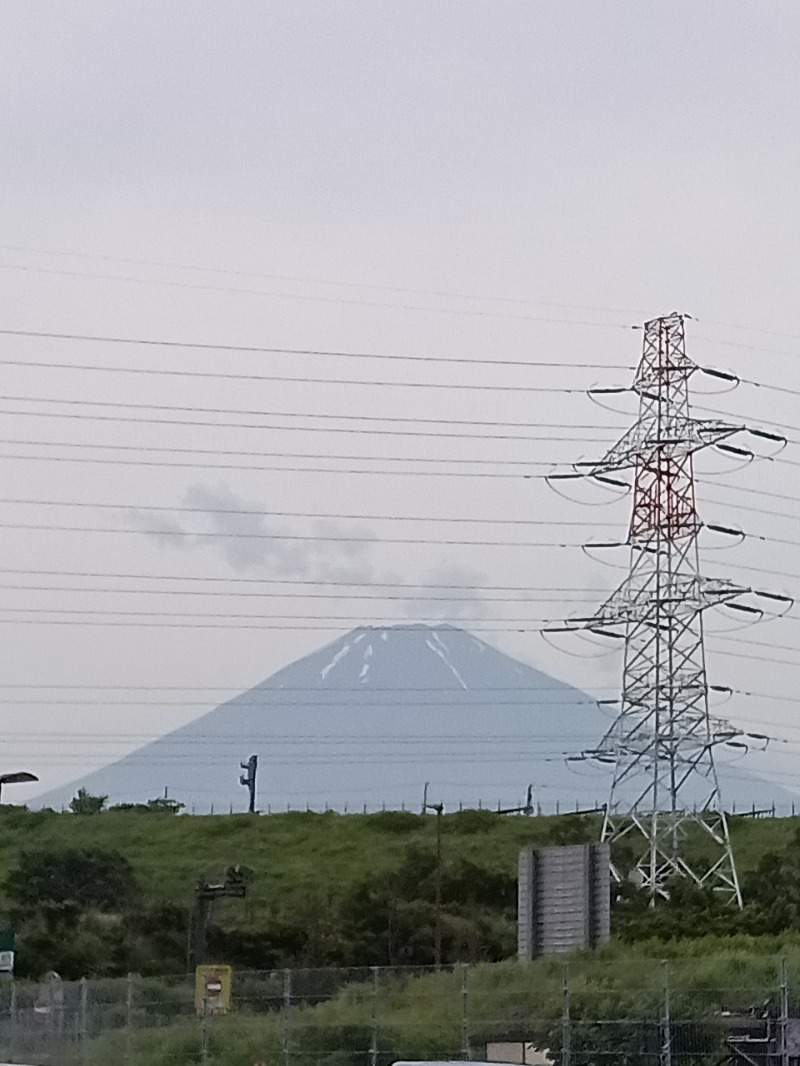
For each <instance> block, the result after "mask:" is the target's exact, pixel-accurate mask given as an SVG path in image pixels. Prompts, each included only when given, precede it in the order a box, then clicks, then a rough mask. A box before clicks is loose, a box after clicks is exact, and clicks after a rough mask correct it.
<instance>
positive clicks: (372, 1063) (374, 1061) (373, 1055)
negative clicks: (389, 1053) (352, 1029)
mask: <svg viewBox="0 0 800 1066" xmlns="http://www.w3.org/2000/svg"><path fill="white" fill-rule="evenodd" d="M371 970H372V1026H371V1028H372V1035H371V1039H370V1044H369V1066H378V972H379V971H378V967H377V966H372V967H371Z"/></svg>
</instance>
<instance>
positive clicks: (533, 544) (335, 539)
mask: <svg viewBox="0 0 800 1066" xmlns="http://www.w3.org/2000/svg"><path fill="white" fill-rule="evenodd" d="M0 529H15V530H28V531H32V532H33V531H35V532H40V533H109V534H118V535H123V536H129V535H130V536H158V537H199V538H211V539H212V540H217V539H222V540H264V541H286V540H291V541H311V542H313V543H319V542H320V541H324V542H325V543H337V544H338V543H344V544H440V545H448V546H469V545H477V546H479V547H491V548H580V547H582V542H581V541H572V542H570V541H535V540H534V541H522V540H519V541H515V540H455V539H452V540H451V539H436V538H432V537H375V536H372V535H364V536H360V537H359V536H352V537H351V536H342V535H339V534H331V535H328V534H310V533H309V534H307V533H283V532H281V533H261V532H252V533H242V532H235V531H229V530H223V531H220V532H216V531H214V530H203V529H144V528H142V529H136V528H129V529H107V528H105V527H103V526H63V525H51V524H48V525H44V524H36V523H33V522H0Z"/></svg>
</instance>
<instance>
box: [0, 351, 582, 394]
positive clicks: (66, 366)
mask: <svg viewBox="0 0 800 1066" xmlns="http://www.w3.org/2000/svg"><path fill="white" fill-rule="evenodd" d="M0 365H2V366H18V367H28V368H31V369H35V370H77V371H87V372H91V373H98V374H143V375H148V376H155V377H177V378H198V379H211V380H218V381H272V382H288V383H290V384H299V385H374V386H379V387H386V388H403V389H466V390H470V391H473V392H536V393H561V394H564V395H569V394H573V393H580V394H584V393H585V392H586V390H585V389H583V388H563V387H556V386H544V385H495V384H489V385H473V384H468V383H466V382H458V381H457V382H453V381H451V382H447V383H438V382H431V381H382V380H380V381H378V380H372V379H370V380H367V379H364V378H360V379H359V378H318V377H304V378H299V377H291V376H289V375H286V374H233V373H223V372H221V371H213V370H173V369H168V368H165V367H142V366H99V365H98V364H97V363H94V364H92V363H54V362H49V361H45V360H42V359H36V360H33V359H0Z"/></svg>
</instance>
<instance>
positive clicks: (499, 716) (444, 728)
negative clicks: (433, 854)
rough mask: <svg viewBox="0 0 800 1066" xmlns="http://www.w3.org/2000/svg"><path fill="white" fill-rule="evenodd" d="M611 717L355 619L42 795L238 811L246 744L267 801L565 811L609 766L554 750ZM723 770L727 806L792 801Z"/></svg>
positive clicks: (444, 642)
mask: <svg viewBox="0 0 800 1066" xmlns="http://www.w3.org/2000/svg"><path fill="white" fill-rule="evenodd" d="M610 722H611V716H610V714H608V713H606V712H605V711H604V710H603V709H602V708H601V707H600V706H598V704H597V703H596V702H595V701H594V700H592V699H591V698H590V697H589V696H587V695H586V694H585V693H583V692H580V691H579V690H578V689H575V688H572V687H570V686H569V685H566V684H564V683H562V682H559V681H556V680H555V679H554V678H552V677H549V676H548V675H547V674H544V673H542V672H540V671H538V670H536V669H534V668H533V667H531V666H528V665H526V664H525V663H522V662H519V661H517V660H516V659H512V658H510V657H509V656H507V655H504V654H503V653H502V652H500V651H498V650H497V649H495V648H493V647H491V646H490V645H489V644H486V643H485V642H484V641H482V640H479V639H478V638H477V637H474V636H472V635H471V634H469V633H467V632H465V631H464V630H461V629H458V628H456V627H454V626H447V625H436V626H429V625H422V624H412V625H397V626H385V627H372V626H363V627H360V628H358V629H355V630H353V631H352V632H350V633H348V634H347V635H346V636H344V637H341V638H340V639H338V640H335V641H333V642H332V643H330V644H328V645H326V646H325V647H323V648H321V649H320V650H319V651H316V652H313V653H312V654H310V655H308V656H306V657H304V658H303V659H300V660H298V661H297V662H295V663H292V664H291V665H289V666H287V667H284V668H283V669H282V670H279V671H278V672H277V673H276V674H274V675H273V676H272V677H269V678H267V679H266V680H265V681H263V682H261V683H260V684H259V685H256V686H255V687H254V688H251V689H249V690H247V691H246V692H243V693H241V694H240V695H238V696H236V697H234V698H233V699H231V700H228V701H227V702H226V703H223V704H221V705H220V706H219V707H217V708H215V709H214V710H212V711H209V712H208V713H207V714H204V715H202V716H201V717H199V718H197V719H195V720H194V721H192V722H190V723H189V724H188V725H185V726H183V727H181V728H180V729H177V730H175V731H174V732H171V733H168V734H166V735H165V736H162V737H160V738H159V739H157V740H154V741H152V742H150V743H148V744H146V745H145V746H143V747H141V748H139V749H138V750H136V751H134V752H131V753H130V754H129V755H127V756H125V757H124V758H122V759H120V760H119V761H117V762H115V763H112V764H110V765H108V766H106V767H103V768H102V769H100V770H97V771H95V772H93V773H91V774H89V775H87V776H86V777H85V778H83V779H81V780H78V781H74V782H72V783H71V784H69V785H67V786H63V787H61V788H58V789H55V790H53V791H51V792H48V793H47V794H45V795H44V796H41V797H40V798H39V799H38V800H37V801H36V802H37V804H38V805H42V806H53V807H60V806H62V805H64V804H66V803H68V802H69V800H70V799H71V798H72V796H74V794H75V792H76V790H77V789H78V788H80V787H83V788H86V789H87V790H88V791H89V792H91V793H93V794H102V795H107V796H108V797H109V804H114V803H120V802H143V801H145V800H147V799H149V798H153V797H155V796H159V795H163V794H164V790H165V788H166V789H168V792H169V795H170V796H171V797H173V798H174V799H176V800H178V801H180V802H182V803H184V804H185V805H186V809H187V810H189V811H196V812H197V813H208V812H209V811H211V810H215V811H217V812H227V811H228V810H229V809H231V808H232V809H234V810H243V809H246V798H247V794H246V790H245V789H243V788H242V787H241V786H240V785H239V780H238V778H239V773H240V770H239V764H240V762H243V761H245V760H246V759H247V758H248V757H249V756H250V755H251V754H256V755H258V760H259V767H258V807H259V809H261V810H268V809H271V810H279V809H284V810H285V809H286V808H287V806H288V807H292V808H295V809H296V808H305V807H306V806H310V807H311V808H313V809H322V808H324V807H325V806H327V805H329V806H331V807H334V808H336V809H338V810H351V811H352V810H361V809H363V808H364V807H366V808H367V809H376V808H380V807H381V806H382V805H385V806H387V807H400V806H401V805H406V806H409V807H412V808H415V807H418V805H419V804H420V802H421V800H422V794H423V787H424V784H425V783H426V782H429V796H430V800H431V802H436V803H438V802H443V803H444V804H445V805H446V806H447V807H448V808H451V809H452V807H453V806H457V805H458V804H459V803H463V804H464V805H469V806H475V805H477V804H478V803H479V802H482V803H483V804H485V805H489V806H497V805H498V804H500V805H501V806H502V807H513V806H517V805H520V804H521V803H522V802H523V800H524V797H525V793H526V789H527V787H528V785H529V784H530V785H532V787H533V799H534V803H539V804H540V805H541V807H542V808H543V809H544V810H546V811H552V810H553V809H554V808H555V806H556V804H557V803H558V804H560V805H561V807H562V809H570V808H571V809H573V810H574V809H575V806H576V805H577V806H579V807H581V808H583V807H589V806H594V805H595V804H596V803H598V802H602V801H603V800H604V799H605V798H606V793H607V789H608V782H609V778H608V771H607V768H606V769H605V770H601V769H599V768H592V767H591V764H589V763H588V762H584V763H581V762H577V763H570V762H565V759H564V756H565V754H571V753H579V752H581V751H582V750H583V749H585V748H593V747H596V746H597V744H598V742H599V740H600V738H601V737H602V736H603V734H604V733H605V732H606V730H607V729H608V726H609V724H610ZM571 767H572V769H571ZM720 776H721V778H722V780H723V790H724V791H723V794H724V797H725V800H726V804H728V805H730V803H731V802H732V801H734V802H736V803H737V805H738V806H740V807H741V806H743V805H747V806H749V805H750V804H751V803H755V804H756V805H757V806H762V805H766V804H769V803H772V802H774V801H779V802H784V801H791V799H792V797H791V796H789V795H788V794H787V793H784V792H782V790H781V789H780V788H779V787H778V786H775V785H772V784H769V783H767V782H765V781H762V780H760V779H759V778H757V777H755V776H752V777H746V776H745V775H743V774H741V773H740V774H739V775H738V776H737V777H736V778H735V779H732V780H730V781H728V782H725V777H726V774H725V768H724V767H723V768H722V770H721V774H720Z"/></svg>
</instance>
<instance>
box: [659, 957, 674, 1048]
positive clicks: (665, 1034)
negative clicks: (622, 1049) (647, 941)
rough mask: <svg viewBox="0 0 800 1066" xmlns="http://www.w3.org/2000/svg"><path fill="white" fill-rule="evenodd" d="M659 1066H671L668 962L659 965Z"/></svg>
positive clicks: (663, 961) (664, 961)
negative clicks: (660, 996)
mask: <svg viewBox="0 0 800 1066" xmlns="http://www.w3.org/2000/svg"><path fill="white" fill-rule="evenodd" d="M661 995H662V1001H661V1066H672V1019H671V1017H670V1001H669V962H668V961H667V960H666V959H664V960H662V963H661Z"/></svg>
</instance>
